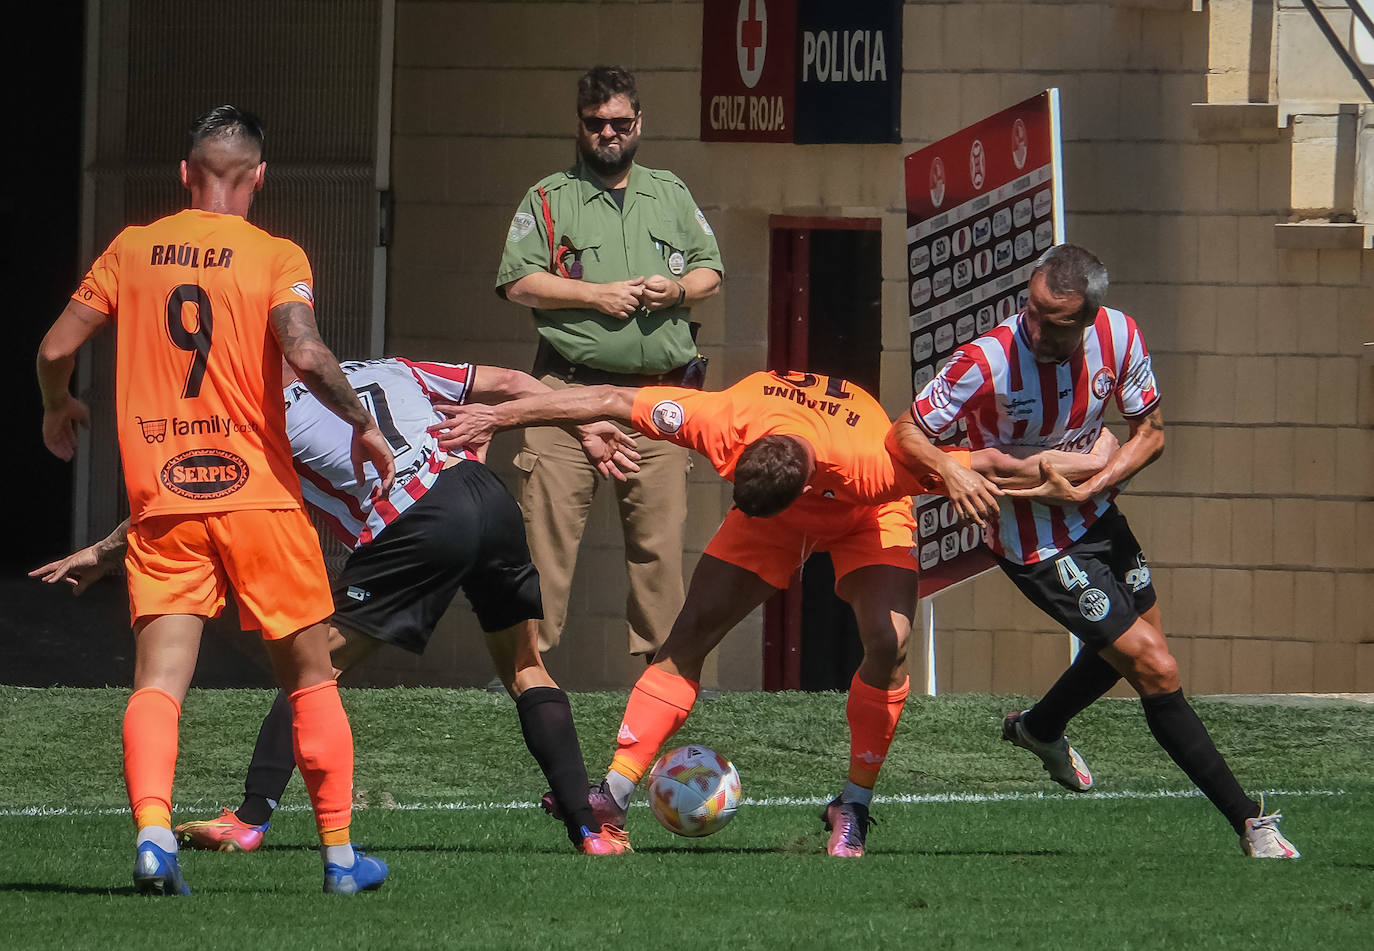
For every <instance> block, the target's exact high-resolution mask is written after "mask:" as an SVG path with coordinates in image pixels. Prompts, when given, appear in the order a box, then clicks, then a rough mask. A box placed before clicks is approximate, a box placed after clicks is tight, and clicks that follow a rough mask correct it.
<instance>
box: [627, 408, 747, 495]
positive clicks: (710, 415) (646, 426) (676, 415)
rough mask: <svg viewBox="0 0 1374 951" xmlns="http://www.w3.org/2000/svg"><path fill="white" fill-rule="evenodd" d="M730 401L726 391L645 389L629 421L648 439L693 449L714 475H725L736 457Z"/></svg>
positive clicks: (735, 441)
mask: <svg viewBox="0 0 1374 951" xmlns="http://www.w3.org/2000/svg"><path fill="white" fill-rule="evenodd" d="M732 409H733V402H732V400H731V398H730V392H729V391H728V390H726V391H722V392H708V391H706V390H694V389H690V388H688V387H683V386H646V387H644V388H643V389H641V390H640V391H639V395H638V396H636V397H635V401H634V406H633V407H632V408H631V410H630V421H631V423H632V425H633V426H634V428H635V429H637V430H638V431H639V432H641V433H643V434H644V435H646V436H648V437H649V438H650V439H661V440H663V441H665V442H670V443H674V444H675V445H678V446H685V447H686V448H688V449H693V450H695V451H697V452H699V453H701V455H703V456H705V457H706V459H707V460H708V461H709V462H710V463H711V465H712V466H713V467H714V468H715V470H716V471H717V472H719V473H720V474H721V475H723V476H727V477H728V476H729V475H730V474H731V473H733V472H734V470H735V460H736V458H738V456H739V452H738V449H740V448H743V447H742V446H739V445H738V443H739V440H736V439H732V438H731V436H732V434H733V431H734V425H733V419H734V414H733V412H732Z"/></svg>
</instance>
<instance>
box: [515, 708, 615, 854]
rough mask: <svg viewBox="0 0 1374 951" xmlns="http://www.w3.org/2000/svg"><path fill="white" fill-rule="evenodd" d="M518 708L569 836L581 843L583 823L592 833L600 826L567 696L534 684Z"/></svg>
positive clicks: (525, 732) (526, 738) (526, 741)
mask: <svg viewBox="0 0 1374 951" xmlns="http://www.w3.org/2000/svg"><path fill="white" fill-rule="evenodd" d="M515 710H516V712H517V713H518V714H519V715H520V732H521V733H523V734H524V735H525V745H526V746H528V747H529V750H530V754H531V755H532V756H534V759H535V762H537V763H538V764H539V768H540V769H541V770H543V771H544V778H545V779H547V780H548V781H549V790H550V792H552V793H553V799H554V802H556V803H557V804H558V808H559V811H560V812H561V813H562V815H563V824H564V825H565V826H567V828H568V838H569V839H571V840H572V843H573V845H581V844H582V827H583V826H586V827H587V828H588V829H590V830H591V831H593V832H596V831H598V830H599V829H600V828H601V826H600V823H598V822H597V821H596V817H595V816H594V815H593V814H592V807H591V806H590V805H589V804H588V803H587V766H586V764H585V763H583V762H582V747H581V745H580V744H579V743H578V742H577V727H576V726H575V725H574V724H573V717H572V707H570V706H569V705H568V695H567V694H566V693H564V692H563V691H562V690H561V689H560V688H558V687H531V688H530V689H529V690H526V691H525V692H524V693H522V694H521V695H520V696H519V698H518V699H517V700H516V701H515Z"/></svg>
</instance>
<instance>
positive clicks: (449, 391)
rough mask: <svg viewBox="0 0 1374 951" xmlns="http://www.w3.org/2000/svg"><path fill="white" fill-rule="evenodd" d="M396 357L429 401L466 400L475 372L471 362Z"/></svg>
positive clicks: (452, 401)
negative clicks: (420, 360)
mask: <svg viewBox="0 0 1374 951" xmlns="http://www.w3.org/2000/svg"><path fill="white" fill-rule="evenodd" d="M397 359H398V360H400V362H401V363H403V364H405V365H406V366H407V367H408V368H409V369H410V372H411V375H412V376H414V377H415V382H416V383H418V384H420V388H421V389H422V390H424V391H425V395H426V396H428V397H429V399H430V402H434V401H435V400H442V401H444V402H447V403H458V404H462V403H465V402H467V398H468V393H469V392H470V391H471V389H472V380H473V377H474V376H475V375H476V372H477V371H476V368H475V367H473V365H472V364H471V363H417V362H414V361H411V360H403V359H401V358H399V357H398V358H397Z"/></svg>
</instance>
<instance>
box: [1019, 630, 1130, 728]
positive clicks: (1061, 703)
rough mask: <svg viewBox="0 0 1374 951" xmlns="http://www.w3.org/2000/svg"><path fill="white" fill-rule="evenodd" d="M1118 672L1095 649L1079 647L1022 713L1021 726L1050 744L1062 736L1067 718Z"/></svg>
mask: <svg viewBox="0 0 1374 951" xmlns="http://www.w3.org/2000/svg"><path fill="white" fill-rule="evenodd" d="M1120 679H1121V675H1120V674H1119V673H1117V672H1116V668H1115V667H1113V666H1112V665H1111V664H1109V663H1107V662H1106V661H1105V660H1103V659H1102V658H1101V657H1100V656H1099V655H1098V653H1097V652H1096V651H1089V650H1086V649H1085V650H1080V651H1079V652H1078V656H1077V657H1075V658H1074V661H1073V663H1072V664H1070V665H1069V669H1068V670H1066V671H1064V673H1062V674H1060V676H1059V679H1058V680H1056V681H1055V682H1054V686H1053V687H1051V688H1050V689H1049V690H1047V691H1046V692H1045V695H1044V696H1043V697H1041V698H1040V700H1039V702H1038V703H1036V704H1035V706H1033V707H1031V708H1030V710H1028V711H1027V712H1026V715H1025V716H1024V717H1023V718H1022V719H1021V725H1022V726H1023V727H1025V728H1026V732H1027V733H1029V734H1030V735H1031V736H1032V737H1034V738H1035V739H1037V740H1039V741H1040V742H1041V743H1053V742H1054V741H1055V740H1057V739H1059V738H1060V737H1061V736H1063V735H1064V729H1065V727H1067V726H1068V725H1069V721H1070V720H1072V719H1073V718H1074V717H1076V716H1078V714H1080V713H1082V712H1083V711H1084V710H1086V709H1088V707H1090V706H1091V705H1092V704H1093V702H1094V701H1096V700H1097V698H1098V697H1100V696H1102V695H1103V694H1104V693H1106V692H1107V691H1108V690H1111V689H1112V688H1113V687H1115V686H1116V682H1117V681H1118V680H1120Z"/></svg>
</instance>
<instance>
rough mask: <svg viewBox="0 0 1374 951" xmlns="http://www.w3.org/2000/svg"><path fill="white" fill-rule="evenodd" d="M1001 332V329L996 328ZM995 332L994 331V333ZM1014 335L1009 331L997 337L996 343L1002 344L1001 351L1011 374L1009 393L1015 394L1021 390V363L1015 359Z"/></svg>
mask: <svg viewBox="0 0 1374 951" xmlns="http://www.w3.org/2000/svg"><path fill="white" fill-rule="evenodd" d="M997 329H998V330H1001V329H1002V328H1000V327H999V328H997ZM995 332H996V331H994V333H995ZM1015 341H1016V335H1015V334H1014V333H1011V332H1010V331H1009V332H1007V333H1005V334H1001V335H999V336H998V342H999V343H1001V344H1002V351H1003V353H1005V354H1006V360H1007V370H1008V372H1009V373H1010V374H1011V392H1013V393H1015V392H1016V391H1017V390H1019V389H1021V361H1020V360H1018V359H1017V358H1016V354H1015V352H1014V349H1015V348H1014V347H1013V346H1012V344H1013V343H1015Z"/></svg>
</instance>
